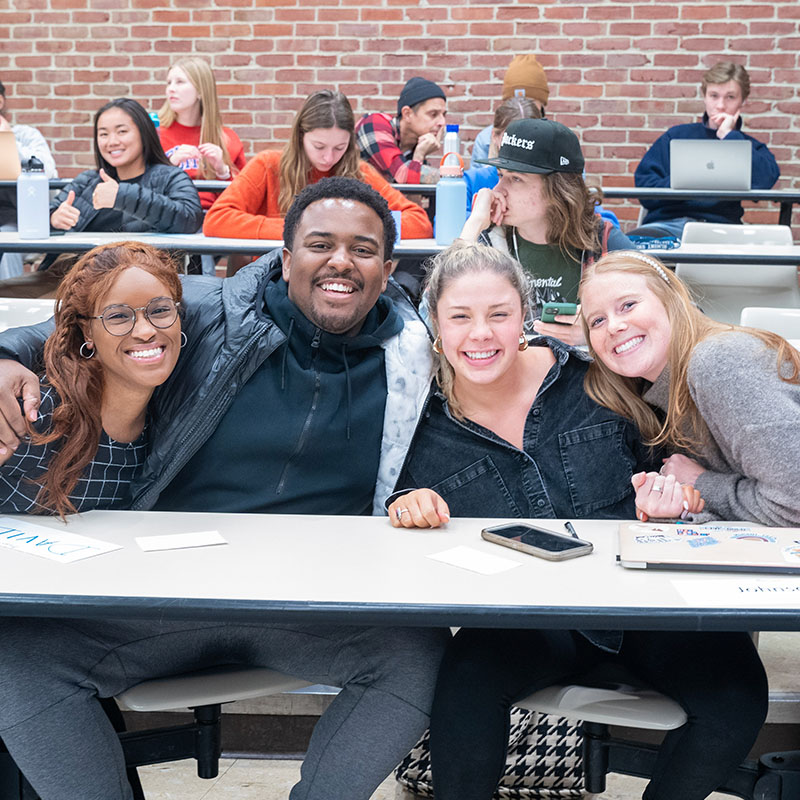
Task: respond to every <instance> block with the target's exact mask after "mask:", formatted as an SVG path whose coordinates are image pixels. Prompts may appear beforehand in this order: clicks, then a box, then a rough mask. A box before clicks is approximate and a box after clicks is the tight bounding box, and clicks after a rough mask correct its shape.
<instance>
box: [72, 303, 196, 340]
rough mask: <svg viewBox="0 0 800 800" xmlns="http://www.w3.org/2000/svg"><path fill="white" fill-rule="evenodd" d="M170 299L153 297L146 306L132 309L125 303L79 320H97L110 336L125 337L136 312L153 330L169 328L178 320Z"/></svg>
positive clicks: (132, 323) (176, 307)
mask: <svg viewBox="0 0 800 800" xmlns="http://www.w3.org/2000/svg"><path fill="white" fill-rule="evenodd" d="M179 307H180V303H176V302H175V301H174V300H173V299H172V298H171V297H154V298H153V299H152V300H151V301H150V302H149V303H148V304H147V305H146V306H139V308H132V307H131V306H129V305H126V304H125V303H119V304H117V305H113V306H106V307H105V308H104V309H103V313H102V314H97V315H95V316H81V319H99V320H100V321H101V322H102V323H103V327H104V328H105V329H106V330H107V331H108V332H109V333H110V334H111V335H112V336H126V335H127V334H129V333H130V332H131V331H132V330H133V329H134V327H135V326H136V312H137V311H142V312H144V316H145V318H146V319H147V321H148V322H149V323H150V324H151V325H152V326H153V327H155V328H169V327H170V326H172V325H174V324H175V320H176V319H178V308H179Z"/></svg>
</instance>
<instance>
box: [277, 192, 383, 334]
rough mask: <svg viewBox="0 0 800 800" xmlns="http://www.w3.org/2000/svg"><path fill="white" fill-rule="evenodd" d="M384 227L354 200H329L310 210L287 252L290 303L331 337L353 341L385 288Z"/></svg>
mask: <svg viewBox="0 0 800 800" xmlns="http://www.w3.org/2000/svg"><path fill="white" fill-rule="evenodd" d="M383 239H384V232H383V222H382V221H381V218H380V217H379V216H378V215H377V214H376V213H375V212H374V211H373V210H372V209H371V208H370V207H369V206H366V205H364V204H363V203H359V202H358V201H355V200H344V199H341V198H327V199H323V200H317V201H316V202H315V203H311V205H309V206H308V208H306V210H305V211H304V212H303V215H302V217H301V218H300V221H299V222H298V224H297V229H296V231H295V234H294V242H293V245H292V250H291V251H289V250H286V249H284V251H283V278H284V280H285V281H286V282H287V283H288V284H289V299H290V300H291V301H292V302H293V303H294V304H295V305H296V306H297V307H298V308H299V309H300V311H302V313H303V314H304V315H305V316H306V317H307V318H308V319H309V320H310V321H311V322H313V323H314V325H316V326H317V327H318V328H322V329H323V330H325V331H328V332H329V333H337V334H345V335H354V334H356V333H358V331H359V330H361V325H362V323H363V322H364V318H365V317H366V316H367V314H368V313H369V312H370V310H371V309H372V307H373V306H374V305H375V303H376V302H377V300H378V297H379V296H380V294H381V292H382V291H383V290H384V289H385V288H386V281H387V280H388V279H389V275H390V274H391V271H392V262H391V261H386V260H384V258H383Z"/></svg>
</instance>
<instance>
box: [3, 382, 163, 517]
mask: <svg viewBox="0 0 800 800" xmlns="http://www.w3.org/2000/svg"><path fill="white" fill-rule="evenodd" d="M41 391H42V400H41V405H40V406H39V419H38V420H37V421H36V423H35V426H34V427H35V428H36V430H37V431H39V432H42V433H44V432H45V431H48V430H50V426H51V424H52V417H53V410H54V409H55V407H56V406H57V405H58V403H59V397H58V394H56V391H55V389H53V387H52V386H50V385H49V384H47V383H42V384H41ZM58 446H59V443H58V442H52V443H50V444H32V443H31V442H30V441H23V442H22V443H21V444H20V446H19V447H18V448H17V451H16V452H15V453H14V455H12V456H11V458H10V459H9V460H8V461H7V462H6V463H5V464H3V465H2V466H0V513H5V514H12V513H17V514H22V513H26V512H29V511H31V512H32V511H35V510H38V511H40V512H41V506H39V505H38V504H37V503H36V496H37V494H38V493H39V489H40V488H41V487H40V485H39V484H38V483H33V482H31V478H33V479H34V480H35V479H37V478H39V477H40V476H41V475H42V474H43V473H44V472H45V470H46V469H47V465H48V463H49V462H50V459H51V458H52V457H53V456H54V455H55V454H56V453H57V452H58ZM146 454H147V429H146V428H145V430H144V431H142V433H141V435H140V436H139V438H138V439H136V441H133V442H130V443H126V442H117V441H115V440H114V439H112V438H111V437H110V436H108V434H107V433H106V432H105V431H103V432H102V433H101V434H100V443H99V445H98V447H97V452H96V453H95V456H94V458H93V459H92V460H91V462H90V463H89V465H88V466H87V467H86V470H85V471H84V473H83V476H82V477H81V478H80V479H79V480H78V482H77V483H76V484H75V488H74V489H73V490H72V493H71V494H70V500H71V501H72V502H73V504H74V505H75V508H76V509H77V510H78V511H90V510H91V509H93V508H126V507H127V506H128V505H129V502H130V484H131V481H132V480H133V476H134V474H135V473H136V471H137V470H138V469H139V467H140V466H141V465H142V464H143V463H144V459H145V456H146Z"/></svg>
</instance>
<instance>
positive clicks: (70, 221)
mask: <svg viewBox="0 0 800 800" xmlns="http://www.w3.org/2000/svg"><path fill="white" fill-rule="evenodd" d="M74 202H75V192H74V191H73V190H72V189H70V192H69V194H68V195H67V199H66V200H65V201H64V202H63V203H62V204H61V205H60V206H59V207H58V208H57V209H56V210H55V211H54V212H53V213H52V214H51V215H50V225H52V226H53V227H54V228H56V229H57V230H60V231H68V230H69V229H70V228H74V227H75V225H76V224H77V222H78V219H79V218H80V216H81V212H80V211H78V209H77V208H75V206H73V205H72V204H73V203H74Z"/></svg>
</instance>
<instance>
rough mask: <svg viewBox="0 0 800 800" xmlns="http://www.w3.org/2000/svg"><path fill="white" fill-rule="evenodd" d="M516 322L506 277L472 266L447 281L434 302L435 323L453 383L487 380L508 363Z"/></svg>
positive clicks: (515, 345)
mask: <svg viewBox="0 0 800 800" xmlns="http://www.w3.org/2000/svg"><path fill="white" fill-rule="evenodd" d="M522 324H523V309H522V300H521V299H520V296H519V293H518V292H517V290H516V289H515V288H514V286H513V285H512V284H511V282H510V281H509V280H508V279H507V278H505V277H503V276H501V275H498V274H496V273H495V272H491V271H489V270H477V271H472V272H467V273H465V274H463V275H461V276H460V277H458V278H456V279H455V280H453V281H452V282H451V283H449V284H448V285H447V286H446V288H445V289H444V291H442V293H441V296H440V297H439V302H438V304H437V306H436V328H437V331H438V333H439V336H440V337H441V341H442V351H443V352H444V355H445V358H446V359H447V360H448V361H449V362H450V365H451V366H452V367H453V371H454V372H455V381H456V385H458V384H459V382H462V381H463V382H465V383H472V384H481V385H486V384H491V383H493V382H494V381H497V380H499V379H500V378H502V377H503V376H504V375H506V374H507V373H508V371H509V370H510V369H512V368H514V367H515V366H516V365H517V363H518V359H519V356H520V351H519V336H520V332H521V331H522Z"/></svg>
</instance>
